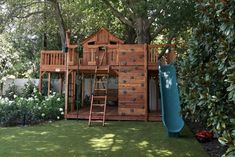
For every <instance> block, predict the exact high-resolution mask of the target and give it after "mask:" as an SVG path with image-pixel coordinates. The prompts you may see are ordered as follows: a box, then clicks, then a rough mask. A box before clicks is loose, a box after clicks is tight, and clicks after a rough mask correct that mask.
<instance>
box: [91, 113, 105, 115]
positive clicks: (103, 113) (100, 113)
mask: <svg viewBox="0 0 235 157" xmlns="http://www.w3.org/2000/svg"><path fill="white" fill-rule="evenodd" d="M91 113H92V114H95V115H97V114H98V115H103V114H104V112H91Z"/></svg>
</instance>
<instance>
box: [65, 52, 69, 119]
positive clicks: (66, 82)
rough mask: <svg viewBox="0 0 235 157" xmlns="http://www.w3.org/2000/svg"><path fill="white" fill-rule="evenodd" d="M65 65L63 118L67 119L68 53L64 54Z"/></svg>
mask: <svg viewBox="0 0 235 157" xmlns="http://www.w3.org/2000/svg"><path fill="white" fill-rule="evenodd" d="M65 64H66V72H65V109H64V110H65V113H64V118H65V119H66V118H67V114H68V85H69V71H68V53H66V54H65Z"/></svg>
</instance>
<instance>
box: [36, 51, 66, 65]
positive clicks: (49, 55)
mask: <svg viewBox="0 0 235 157" xmlns="http://www.w3.org/2000/svg"><path fill="white" fill-rule="evenodd" d="M40 64H41V65H65V54H64V53H63V52H62V51H41V61H40Z"/></svg>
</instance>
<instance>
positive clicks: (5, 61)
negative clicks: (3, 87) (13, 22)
mask: <svg viewBox="0 0 235 157" xmlns="http://www.w3.org/2000/svg"><path fill="white" fill-rule="evenodd" d="M15 51H16V49H15V48H14V46H13V44H12V43H10V42H9V41H8V39H7V35H6V34H0V83H1V82H2V81H3V79H4V77H5V76H7V75H10V74H13V73H14V72H15V69H14V64H16V62H17V60H18V58H19V56H18V54H17V53H15Z"/></svg>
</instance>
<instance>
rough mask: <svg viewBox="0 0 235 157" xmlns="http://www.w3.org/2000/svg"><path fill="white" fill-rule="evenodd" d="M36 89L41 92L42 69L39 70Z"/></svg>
mask: <svg viewBox="0 0 235 157" xmlns="http://www.w3.org/2000/svg"><path fill="white" fill-rule="evenodd" d="M38 90H39V92H40V93H41V92H42V71H41V70H40V74H39V83H38Z"/></svg>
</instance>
